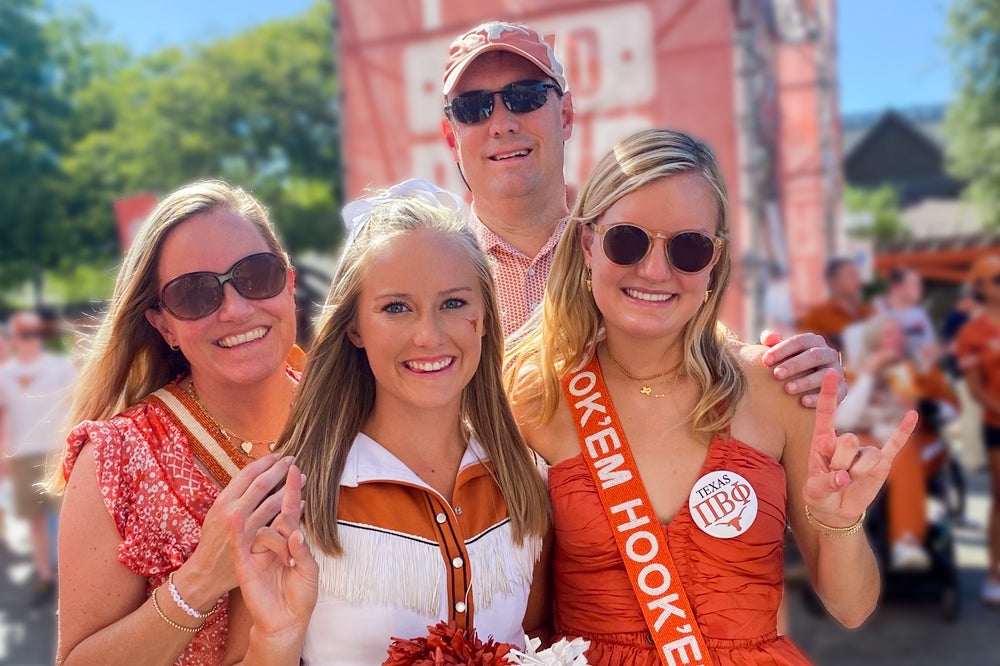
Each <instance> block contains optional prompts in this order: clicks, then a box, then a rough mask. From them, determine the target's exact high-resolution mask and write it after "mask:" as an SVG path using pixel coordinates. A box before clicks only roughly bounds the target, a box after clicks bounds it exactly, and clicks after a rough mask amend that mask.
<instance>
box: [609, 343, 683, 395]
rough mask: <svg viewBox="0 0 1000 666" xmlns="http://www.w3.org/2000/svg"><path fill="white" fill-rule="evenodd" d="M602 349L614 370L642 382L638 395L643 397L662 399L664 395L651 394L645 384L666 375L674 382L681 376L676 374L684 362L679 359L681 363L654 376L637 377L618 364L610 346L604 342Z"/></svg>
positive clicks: (650, 389)
mask: <svg viewBox="0 0 1000 666" xmlns="http://www.w3.org/2000/svg"><path fill="white" fill-rule="evenodd" d="M604 348H605V349H606V350H607V351H608V358H610V359H611V362H612V363H614V364H615V367H616V368H618V369H619V370H621V373H622V374H623V375H625V376H626V377H628V378H629V379H634V380H635V381H637V382H642V388H640V389H639V393H641V394H643V395H645V396H651V397H654V398H663V397H665V396H666V393H653V389H652V387H651V386H649V384H648V383H647V382H650V381H652V380H654V379H659V378H660V377H666V376H667V375H671V374H672V375H673V379H674V381H675V382H676V381H677V378H678V377H680V376H681V375H682V374H683V373H682V372H678V371H679V370H680V369H681V366H682V365H684V360H683V359H681V361H680V362H678V363H677V364H676V365H674V366H672V367H670V368H667V369H666V370H664V371H663V372H658V373H656V374H655V375H649V376H648V377H640V376H638V375H633V374H632V373H631V372H629V371H628V370H626V369H625V366H623V365H622V364H621V363H619V362H618V359H616V358H615V355H614V354H612V353H611V345H609V344H608V343H607V342H605V343H604Z"/></svg>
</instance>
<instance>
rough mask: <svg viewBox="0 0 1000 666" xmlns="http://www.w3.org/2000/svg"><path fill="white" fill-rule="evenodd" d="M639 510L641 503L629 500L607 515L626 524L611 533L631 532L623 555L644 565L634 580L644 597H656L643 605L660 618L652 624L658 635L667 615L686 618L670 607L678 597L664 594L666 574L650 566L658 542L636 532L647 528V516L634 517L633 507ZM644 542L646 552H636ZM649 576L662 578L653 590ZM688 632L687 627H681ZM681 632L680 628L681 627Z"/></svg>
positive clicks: (657, 566) (646, 533)
mask: <svg viewBox="0 0 1000 666" xmlns="http://www.w3.org/2000/svg"><path fill="white" fill-rule="evenodd" d="M641 506H643V502H642V500H641V499H638V498H636V499H631V500H627V501H625V502H620V503H618V504H616V505H614V506H612V507H611V513H612V514H613V515H619V514H624V516H622V517H623V518H627V519H628V522H624V523H619V524H617V525H615V529H617V530H618V531H619V532H632V534H629V536H628V540H627V541H626V542H625V555H626V557H628V558H629V559H630V560H632V561H633V562H636V563H638V564H646V563H648V564H646V566H644V567H643V568H642V569H640V570H639V574H638V576H637V582H638V586H639V589H641V590H642V591H643V592H645V593H646V594H648V595H649V596H651V597H659V598H658V599H653V600H652V601H650V602H648V603H647V604H646V607H647V608H649V609H650V610H659V611H660V615H659V616H658V617H657V618H656V622H655V623H654V625H653V627H654V628H655V629H656V631H659V630H660V629H661V628H662V627H663V624H664V622H666V621H667V618H669V617H670V616H671V615H676V616H677V617H679V618H681V619H686V618H687V614H686V613H685V612H684V611H683V610H682V609H680V608H678V607H677V606H675V605H674V602H676V601H677V600H678V599H679V598H680V595H679V594H678V593H676V592H674V593H672V594H667V591H668V590H669V589H670V583H671V582H672V579H671V577H670V571H669V570H668V569H667V568H666V567H665V566H663V565H662V564H660V563H658V562H650V560H652V559H653V558H654V557H656V555H657V554H658V553H659V542H658V541H657V539H656V537H655V536H654V535H653V534H652V532H649V531H647V530H641V531H633V530H638V528H640V527H642V526H643V525H648V524H649V522H650V519H649V517H648V516H639V515H637V514H636V512H635V510H636V508H637V507H641ZM640 540H641V541H645V542H647V543H648V544H649V545H648V549H646V550H643V551H641V552H640V551H638V550H637V549H636V544H637V542H639V541H640ZM652 574H659V575H660V577H661V578H662V582H661V583H660V584H659V585H656V586H653V585H651V584H650V582H649V580H648V579H649V576H650V575H652ZM684 626H685V627H687V628H688V631H690V630H691V627H690V625H684ZM682 629H683V627H682Z"/></svg>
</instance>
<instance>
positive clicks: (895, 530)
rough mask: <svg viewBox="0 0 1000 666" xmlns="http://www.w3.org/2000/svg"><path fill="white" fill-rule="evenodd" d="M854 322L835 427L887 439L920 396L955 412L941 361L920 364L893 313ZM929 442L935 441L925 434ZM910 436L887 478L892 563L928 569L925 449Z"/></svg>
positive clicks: (866, 440)
mask: <svg viewBox="0 0 1000 666" xmlns="http://www.w3.org/2000/svg"><path fill="white" fill-rule="evenodd" d="M853 327H854V328H855V329H857V330H859V331H860V336H859V346H858V347H857V349H856V350H854V351H853V355H852V356H848V358H847V372H848V383H849V385H850V389H849V390H848V393H847V398H845V399H844V402H843V403H842V404H841V406H840V408H839V409H838V410H837V428H838V429H839V430H850V431H852V432H854V433H856V434H857V435H858V436H859V437H860V438H861V440H862V444H874V445H877V443H878V442H881V441H884V438H885V436H886V433H891V432H892V431H893V430H894V429H895V427H896V424H897V423H898V422H899V419H900V417H901V416H902V415H903V414H905V413H906V412H907V411H909V410H915V409H917V408H918V407H919V405H920V402H921V401H922V400H933V401H937V402H940V403H944V406H943V407H942V411H943V412H947V413H951V414H953V413H954V411H955V404H956V401H955V398H954V395H953V394H952V392H951V389H950V387H949V386H948V382H947V380H946V378H945V376H944V373H943V372H942V371H941V370H940V368H939V367H938V366H931V367H930V368H928V369H926V370H922V369H921V367H920V366H919V364H917V363H915V362H914V361H913V360H912V358H911V357H910V356H909V354H908V352H907V344H906V338H905V335H904V332H903V328H902V325H901V324H900V323H899V321H898V320H897V319H895V318H894V317H892V316H890V315H876V316H875V317H872V318H871V319H868V320H866V321H865V322H862V323H859V324H855V325H853ZM922 443H923V444H925V445H928V446H930V445H932V444H934V441H933V438H928V437H924V440H923V441H922ZM915 444H917V442H911V445H909V446H906V447H904V448H903V450H902V451H900V453H899V455H897V456H896V460H895V462H894V463H893V466H892V471H891V472H890V473H889V479H888V482H887V487H888V490H887V501H886V509H887V512H888V521H887V522H888V534H887V535H886V538H887V539H888V544H889V566H891V567H892V568H895V569H926V568H929V567H930V565H931V560H930V557H929V555H928V553H927V552H926V551H925V549H924V546H923V544H924V539H925V537H926V535H927V518H928V516H927V486H926V481H927V476H928V473H927V471H925V465H924V456H923V453H924V450H923V447H922V446H920V445H915Z"/></svg>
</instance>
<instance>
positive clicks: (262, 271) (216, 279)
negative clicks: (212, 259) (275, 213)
mask: <svg viewBox="0 0 1000 666" xmlns="http://www.w3.org/2000/svg"><path fill="white" fill-rule="evenodd" d="M287 278H288V270H287V267H286V266H285V262H284V261H283V260H282V259H281V258H280V257H279V256H277V255H275V254H271V253H270V252H261V253H259V254H251V255H250V256H249V257H243V258H242V259H240V260H239V261H237V262H236V263H235V264H233V265H232V267H231V268H230V269H229V270H228V271H226V272H225V273H212V272H211V271H198V272H197V273H185V274H184V275H178V276H177V277H175V278H174V279H173V280H171V281H170V282H167V284H165V285H163V289H162V290H161V291H160V302H159V303H158V304H157V305H159V306H162V307H163V309H165V310H166V311H167V312H169V313H170V314H172V315H173V316H175V317H177V318H178V319H186V320H192V319H201V318H202V317H207V316H208V315H210V314H212V313H213V312H215V311H216V310H218V309H219V308H220V307H222V299H223V296H224V291H223V290H224V289H225V285H226V283H227V282H232V283H233V287H234V288H235V289H236V291H237V292H239V294H240V296H242V297H243V298H249V299H250V300H254V301H259V300H263V299H265V298H274V297H275V296H277V295H278V294H280V293H281V290H282V289H284V288H285V281H286V280H287Z"/></svg>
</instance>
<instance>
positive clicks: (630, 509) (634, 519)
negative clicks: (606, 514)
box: [611, 499, 649, 532]
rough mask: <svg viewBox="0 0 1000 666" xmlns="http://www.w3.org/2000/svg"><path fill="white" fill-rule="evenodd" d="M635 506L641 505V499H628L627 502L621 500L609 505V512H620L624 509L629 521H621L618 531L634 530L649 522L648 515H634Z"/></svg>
mask: <svg viewBox="0 0 1000 666" xmlns="http://www.w3.org/2000/svg"><path fill="white" fill-rule="evenodd" d="M637 506H642V500H640V499H634V500H629V501H627V502H622V503H621V504H615V505H614V506H613V507H611V513H621V512H622V511H624V512H625V513H627V514H628V517H629V521H628V522H627V523H622V524H621V525H619V526H618V531H619V532H628V531H629V530H634V529H636V528H639V527H642V526H643V525H648V524H649V516H637V515H635V507H637Z"/></svg>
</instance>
